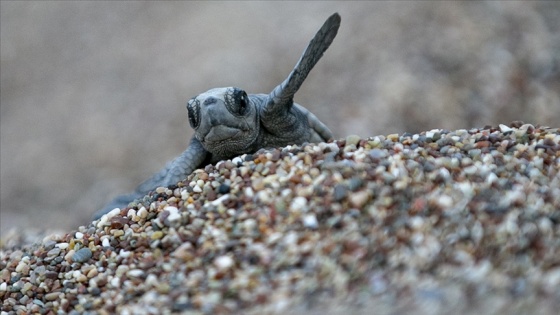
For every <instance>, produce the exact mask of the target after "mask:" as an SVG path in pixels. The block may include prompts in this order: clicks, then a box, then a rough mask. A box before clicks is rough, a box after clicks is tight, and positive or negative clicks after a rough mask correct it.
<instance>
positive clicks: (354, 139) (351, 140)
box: [346, 135, 361, 146]
mask: <svg viewBox="0 0 560 315" xmlns="http://www.w3.org/2000/svg"><path fill="white" fill-rule="evenodd" d="M360 139H361V138H360V136H357V135H350V136H348V137H346V145H347V146H348V145H357V144H358V142H360Z"/></svg>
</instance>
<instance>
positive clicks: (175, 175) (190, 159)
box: [93, 137, 210, 219]
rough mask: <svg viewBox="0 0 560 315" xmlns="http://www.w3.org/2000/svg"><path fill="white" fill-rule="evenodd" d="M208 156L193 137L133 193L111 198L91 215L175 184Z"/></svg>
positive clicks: (100, 213)
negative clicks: (178, 154)
mask: <svg viewBox="0 0 560 315" xmlns="http://www.w3.org/2000/svg"><path fill="white" fill-rule="evenodd" d="M209 156H210V154H209V153H208V151H206V150H205V149H204V148H203V147H202V144H201V143H200V141H198V140H197V139H196V138H194V137H193V138H192V140H191V143H190V144H189V146H188V147H187V149H186V150H185V151H184V152H183V153H181V155H180V156H178V157H177V158H175V159H174V160H173V161H171V162H169V163H167V165H166V166H165V167H164V168H163V169H162V170H161V171H159V172H157V173H156V174H155V175H154V176H152V177H151V178H149V179H148V180H146V181H144V182H143V183H142V184H140V185H138V187H137V188H136V190H135V191H134V192H133V193H131V194H127V195H121V196H118V197H116V198H115V199H113V201H111V202H110V203H109V204H107V205H106V206H105V207H104V208H103V209H101V210H99V211H97V212H96V213H95V214H94V215H93V218H94V219H98V218H100V217H101V216H102V215H104V214H106V213H107V212H109V211H111V210H113V209H114V208H123V207H126V206H127V205H128V204H129V203H131V202H133V201H134V200H136V199H140V198H142V197H143V196H145V195H147V194H148V193H149V192H150V191H152V190H154V189H155V188H157V187H167V186H171V185H174V184H177V183H178V182H180V181H182V180H184V179H185V178H186V177H187V176H188V175H189V174H191V173H192V172H193V171H194V170H195V169H197V168H199V167H201V166H203V165H204V164H205V162H206V161H208V158H209Z"/></svg>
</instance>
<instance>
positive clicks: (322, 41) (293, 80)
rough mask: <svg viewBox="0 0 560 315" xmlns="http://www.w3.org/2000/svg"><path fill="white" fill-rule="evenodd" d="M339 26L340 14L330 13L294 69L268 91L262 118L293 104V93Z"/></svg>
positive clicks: (277, 114)
mask: <svg viewBox="0 0 560 315" xmlns="http://www.w3.org/2000/svg"><path fill="white" fill-rule="evenodd" d="M339 27H340V15H338V13H335V14H333V15H331V16H330V17H329V18H328V19H327V20H326V21H325V23H324V24H323V26H322V27H321V28H320V29H319V31H318V32H317V34H315V37H313V39H312V40H311V42H309V45H307V48H306V49H305V51H304V52H303V55H302V56H301V58H300V59H299V61H298V62H297V64H296V66H295V67H294V70H292V72H291V73H290V75H288V77H287V78H286V80H284V82H282V83H280V84H279V85H278V86H277V87H275V88H274V90H272V92H270V94H269V95H268V97H267V100H266V103H265V107H264V109H263V111H262V115H263V117H262V120H263V121H269V118H274V117H279V116H280V115H282V114H283V113H285V112H286V111H287V110H289V109H290V107H291V106H292V104H293V98H294V94H296V92H297V91H298V90H299V88H300V86H301V85H302V83H303V81H305V78H307V75H308V74H309V72H310V71H311V69H313V67H314V66H315V64H316V63H317V62H318V61H319V59H321V57H322V56H323V53H325V51H326V50H327V48H329V46H330V45H331V43H332V41H333V40H334V38H335V36H336V33H337V32H338V28H339Z"/></svg>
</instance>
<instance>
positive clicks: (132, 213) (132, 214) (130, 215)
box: [126, 209, 136, 218]
mask: <svg viewBox="0 0 560 315" xmlns="http://www.w3.org/2000/svg"><path fill="white" fill-rule="evenodd" d="M126 216H127V217H128V218H134V217H135V216H136V210H134V209H130V210H128V213H127V214H126Z"/></svg>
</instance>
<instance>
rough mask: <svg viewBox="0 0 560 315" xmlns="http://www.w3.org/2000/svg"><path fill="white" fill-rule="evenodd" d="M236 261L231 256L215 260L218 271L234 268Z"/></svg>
mask: <svg viewBox="0 0 560 315" xmlns="http://www.w3.org/2000/svg"><path fill="white" fill-rule="evenodd" d="M233 264H234V261H233V259H232V258H231V257H229V256H220V257H218V258H216V259H215V260H214V265H215V266H216V268H218V270H220V271H224V270H228V269H230V268H231V267H233Z"/></svg>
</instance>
